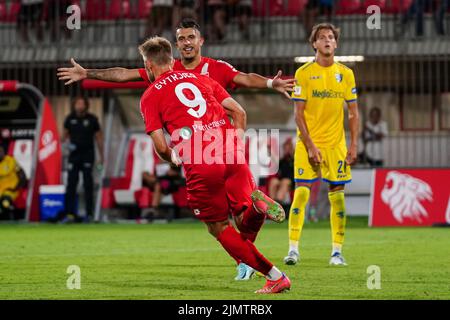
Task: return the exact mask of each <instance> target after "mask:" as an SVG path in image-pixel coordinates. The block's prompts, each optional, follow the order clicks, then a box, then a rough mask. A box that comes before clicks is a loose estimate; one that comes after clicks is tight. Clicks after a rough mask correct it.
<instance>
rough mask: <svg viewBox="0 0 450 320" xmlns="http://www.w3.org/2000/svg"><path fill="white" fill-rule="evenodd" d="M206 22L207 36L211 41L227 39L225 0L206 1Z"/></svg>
mask: <svg viewBox="0 0 450 320" xmlns="http://www.w3.org/2000/svg"><path fill="white" fill-rule="evenodd" d="M205 2H206V10H205V21H206V27H207V30H208V32H207V36H208V39H209V40H210V41H216V40H218V41H220V40H223V38H224V37H225V28H226V18H227V12H226V8H227V6H226V3H225V0H205Z"/></svg>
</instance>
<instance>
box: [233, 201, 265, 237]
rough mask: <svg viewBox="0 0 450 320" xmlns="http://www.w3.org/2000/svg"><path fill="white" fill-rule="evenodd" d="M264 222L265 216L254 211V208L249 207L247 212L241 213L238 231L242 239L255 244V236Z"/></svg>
mask: <svg viewBox="0 0 450 320" xmlns="http://www.w3.org/2000/svg"><path fill="white" fill-rule="evenodd" d="M265 220H266V215H265V214H261V213H259V212H258V211H256V209H255V207H254V206H253V205H251V206H250V207H248V208H247V210H245V211H244V213H242V224H241V225H240V228H239V231H240V232H241V236H242V237H243V238H244V239H247V240H249V241H251V242H255V240H256V236H257V235H258V232H259V230H261V227H262V226H263V224H264V221H265Z"/></svg>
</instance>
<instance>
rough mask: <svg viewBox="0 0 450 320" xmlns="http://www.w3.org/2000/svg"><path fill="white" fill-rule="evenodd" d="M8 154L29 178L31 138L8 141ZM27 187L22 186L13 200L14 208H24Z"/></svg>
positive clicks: (31, 151)
mask: <svg viewBox="0 0 450 320" xmlns="http://www.w3.org/2000/svg"><path fill="white" fill-rule="evenodd" d="M8 154H9V155H10V156H12V157H14V159H15V160H16V161H17V163H18V164H19V165H20V167H21V168H22V169H23V171H24V172H25V175H26V177H27V179H28V180H29V179H30V178H31V164H32V158H33V140H30V139H17V140H13V141H11V142H10V143H9V147H8ZM27 194H28V189H27V188H23V189H21V190H20V192H19V196H18V197H17V199H16V201H14V207H15V208H16V209H25V208H26V202H27Z"/></svg>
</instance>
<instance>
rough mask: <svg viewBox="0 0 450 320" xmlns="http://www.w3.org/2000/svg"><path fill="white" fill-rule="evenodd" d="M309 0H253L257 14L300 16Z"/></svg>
mask: <svg viewBox="0 0 450 320" xmlns="http://www.w3.org/2000/svg"><path fill="white" fill-rule="evenodd" d="M307 3H308V0H289V1H288V2H287V3H286V2H285V1H283V0H276V1H268V2H266V1H258V0H253V13H254V15H255V16H298V15H299V14H300V13H301V12H302V11H303V9H304V8H305V6H306V4H307Z"/></svg>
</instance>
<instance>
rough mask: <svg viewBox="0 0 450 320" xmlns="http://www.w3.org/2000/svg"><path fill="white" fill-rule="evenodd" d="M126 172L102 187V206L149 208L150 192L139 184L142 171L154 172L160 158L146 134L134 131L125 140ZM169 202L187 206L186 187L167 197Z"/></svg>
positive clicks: (109, 180) (151, 195) (150, 201)
mask: <svg viewBox="0 0 450 320" xmlns="http://www.w3.org/2000/svg"><path fill="white" fill-rule="evenodd" d="M125 161H126V163H125V172H124V176H122V177H113V178H110V179H107V182H106V183H105V185H104V187H103V190H102V195H103V197H102V208H112V207H114V206H116V205H118V206H130V205H132V206H137V207H138V208H140V209H144V208H148V207H150V205H151V203H152V197H153V194H152V192H151V191H150V190H149V188H146V187H143V186H142V173H143V172H145V171H149V172H152V173H156V167H157V165H158V164H159V162H160V160H159V158H158V156H157V155H156V154H155V152H154V151H153V144H152V141H151V139H150V138H149V137H148V136H147V135H145V134H133V135H132V136H131V137H130V140H129V142H128V151H127V155H126V160H125ZM168 201H169V203H166V204H169V205H171V206H173V205H175V206H177V207H179V208H182V207H187V206H188V204H187V191H186V187H185V186H183V187H180V188H179V189H178V191H177V192H175V193H173V194H171V195H170V196H169V197H168Z"/></svg>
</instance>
